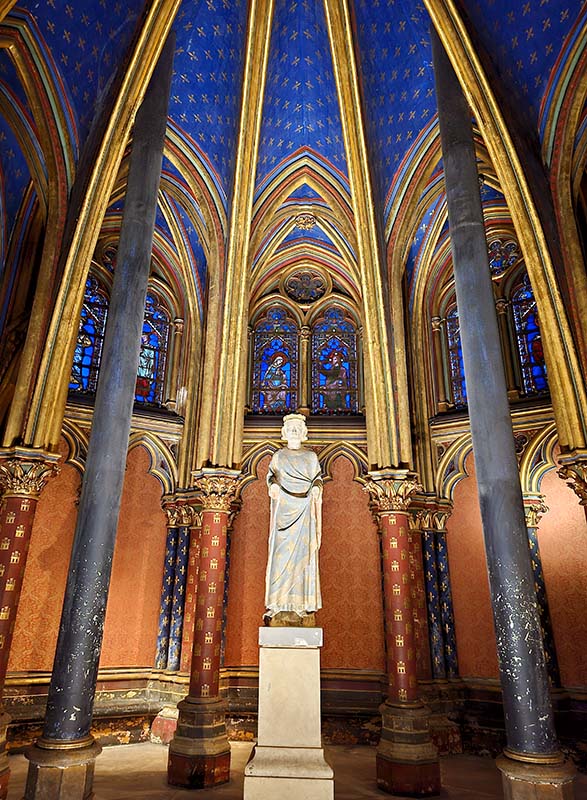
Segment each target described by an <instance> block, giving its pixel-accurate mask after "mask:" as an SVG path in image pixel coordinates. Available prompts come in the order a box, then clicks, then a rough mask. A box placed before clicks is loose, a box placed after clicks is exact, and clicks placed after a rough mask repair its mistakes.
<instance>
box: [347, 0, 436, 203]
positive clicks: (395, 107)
mask: <svg viewBox="0 0 587 800" xmlns="http://www.w3.org/2000/svg"><path fill="white" fill-rule="evenodd" d="M355 13H356V27H357V31H356V36H357V43H358V49H359V53H360V66H359V69H360V71H361V77H362V83H363V91H364V96H365V119H366V124H367V135H368V138H369V142H370V145H371V153H372V168H373V169H372V174H373V175H374V182H375V189H376V190H377V191H378V195H379V200H380V203H383V202H385V200H386V197H387V194H388V192H389V189H390V187H391V185H392V183H393V179H394V176H395V174H396V172H397V170H398V169H399V167H400V165H401V163H402V160H403V158H404V156H405V154H406V152H407V151H408V150H409V148H410V147H412V146H413V144H414V142H415V141H416V139H417V137H418V134H419V133H420V131H421V130H422V128H424V127H425V126H426V125H427V124H428V122H429V120H430V119H431V118H432V117H433V116H434V114H435V113H436V98H435V95H434V75H433V72H432V54H431V52H430V39H429V33H428V30H429V26H430V18H429V17H428V14H427V13H426V11H425V10H424V7H423V5H422V4H421V3H418V2H416V3H414V2H412V1H411V0H398V1H397V2H390V3H386V4H385V5H384V4H383V3H380V2H375V3H373V2H370V0H357V2H356V4H355Z"/></svg>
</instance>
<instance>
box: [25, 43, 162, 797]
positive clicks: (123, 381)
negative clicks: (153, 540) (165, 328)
mask: <svg viewBox="0 0 587 800" xmlns="http://www.w3.org/2000/svg"><path fill="white" fill-rule="evenodd" d="M174 49H175V37H174V34H171V35H170V36H169V37H168V40H167V42H166V44H165V46H164V49H163V51H162V54H161V58H160V59H159V63H158V64H157V67H156V68H155V72H154V73H153V77H152V78H151V81H150V83H149V87H148V89H147V92H146V95H145V98H144V100H143V103H142V105H141V107H140V108H139V111H138V113H137V116H136V121H135V126H134V133H133V142H132V153H131V159H130V169H129V175H128V183H127V192H126V199H125V204H124V216H123V222H122V228H121V232H120V242H119V247H118V258H117V264H116V270H115V274H114V282H113V286H112V298H111V302H110V308H109V313H108V320H107V325H106V332H105V338H104V347H103V351H102V363H101V369H100V376H99V380H98V387H97V392H96V402H95V406H94V416H93V422H92V432H91V439H90V444H89V448H88V458H87V463H86V470H85V473H84V479H83V484H82V494H81V499H80V506H79V511H78V517H77V526H76V532H75V538H74V543H73V550H72V555H71V562H70V567H69V575H68V580H67V586H66V590H65V599H64V602H63V612H62V617H61V626H60V629H59V637H58V641H57V650H56V654H55V661H54V665H53V674H52V677H51V684H50V686H49V697H48V701H47V712H46V717H45V725H44V728H43V735H42V736H41V738H40V739H39V740H38V741H37V742H36V744H35V746H34V747H33V748H32V749H31V751H30V752H29V754H28V757H29V760H30V762H31V764H30V767H29V776H28V782H27V788H26V792H25V797H26V798H27V800H28V799H29V798H41V797H42V798H44V799H46V800H54V799H55V800H56V799H57V798H68V800H74V798H80V800H82V798H84V799H85V798H87V797H90V796H91V791H92V773H93V764H94V759H95V757H96V755H97V754H98V753H99V751H100V748H99V746H98V745H97V744H96V743H95V742H94V740H93V738H92V736H91V735H90V725H91V721H92V712H93V705H94V695H95V690H96V679H97V674H98V661H99V658H100V649H101V646H102V633H103V626H104V614H105V609H106V601H107V598H108V587H109V583H110V573H111V569H112V558H113V553H114V542H115V538H116V528H117V525H118V514H119V510H120V499H121V493H122V484H123V480H124V470H125V464H126V455H127V449H128V439H129V433H130V424H131V417H132V409H133V402H134V394H135V383H136V376H137V367H138V360H139V350H140V342H141V330H142V325H143V315H144V306H145V296H146V292H147V282H148V278H149V270H150V264H151V250H152V244H153V232H154V227H155V214H156V209H157V192H158V188H159V179H160V175H161V163H162V158H163V143H164V138H165V129H166V126H167V108H168V104H169V92H170V86H171V76H172V67H173V55H174ZM56 768H57V769H56Z"/></svg>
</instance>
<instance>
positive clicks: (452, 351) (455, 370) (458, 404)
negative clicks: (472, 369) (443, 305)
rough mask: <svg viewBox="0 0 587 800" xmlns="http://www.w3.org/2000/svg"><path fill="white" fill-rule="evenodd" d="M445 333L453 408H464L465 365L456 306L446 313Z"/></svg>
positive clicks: (465, 402)
mask: <svg viewBox="0 0 587 800" xmlns="http://www.w3.org/2000/svg"><path fill="white" fill-rule="evenodd" d="M446 335H447V339H448V368H449V372H450V385H451V388H452V397H453V403H454V405H455V408H464V407H465V406H466V405H467V387H466V386H465V365H464V362H463V348H462V346H461V326H460V323H459V315H458V312H457V309H456V306H455V307H454V308H453V309H452V311H450V312H449V313H448V314H447V315H446Z"/></svg>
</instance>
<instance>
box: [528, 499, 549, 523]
mask: <svg viewBox="0 0 587 800" xmlns="http://www.w3.org/2000/svg"><path fill="white" fill-rule="evenodd" d="M547 511H548V506H547V505H546V503H545V502H544V495H543V494H524V515H525V517H526V526H527V527H528V528H537V527H538V523H539V522H540V519H541V518H542V515H543V514H546V512H547Z"/></svg>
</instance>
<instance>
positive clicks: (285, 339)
mask: <svg viewBox="0 0 587 800" xmlns="http://www.w3.org/2000/svg"><path fill="white" fill-rule="evenodd" d="M251 401H252V411H253V413H255V414H288V413H292V412H294V411H295V410H296V408H297V405H298V326H297V324H296V323H295V321H294V320H293V319H291V317H289V316H288V314H287V313H286V311H285V309H283V308H281V307H280V306H274V307H272V308H270V309H269V310H268V311H267V314H266V315H265V316H264V317H263V318H262V319H261V320H260V321H259V322H258V324H257V325H256V327H255V331H254V334H253V386H252V397H251Z"/></svg>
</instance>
